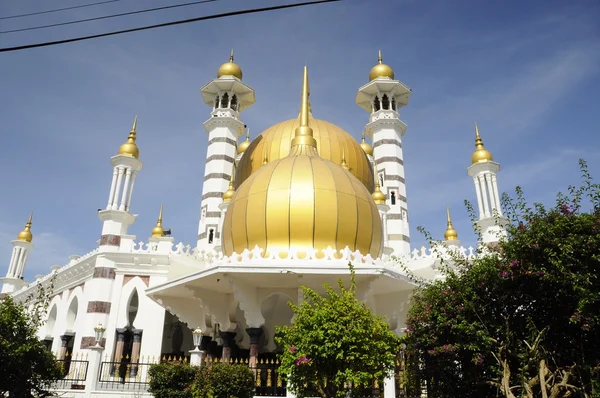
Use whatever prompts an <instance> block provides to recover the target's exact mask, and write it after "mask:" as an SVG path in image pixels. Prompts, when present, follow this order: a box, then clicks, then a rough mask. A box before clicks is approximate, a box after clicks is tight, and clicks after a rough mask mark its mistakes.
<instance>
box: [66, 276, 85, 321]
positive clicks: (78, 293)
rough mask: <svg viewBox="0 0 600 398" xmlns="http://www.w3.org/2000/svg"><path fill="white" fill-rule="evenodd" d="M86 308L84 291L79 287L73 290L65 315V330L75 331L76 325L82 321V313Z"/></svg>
mask: <svg viewBox="0 0 600 398" xmlns="http://www.w3.org/2000/svg"><path fill="white" fill-rule="evenodd" d="M83 307H84V297H83V289H82V288H81V286H77V287H76V288H74V289H73V291H72V292H71V294H70V295H69V299H68V300H67V305H66V307H65V308H66V311H65V313H64V319H65V324H64V325H65V330H69V331H74V330H75V329H76V323H77V322H78V320H79V319H82V318H83V317H82V316H81V311H82V310H83Z"/></svg>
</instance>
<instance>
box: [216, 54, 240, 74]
mask: <svg viewBox="0 0 600 398" xmlns="http://www.w3.org/2000/svg"><path fill="white" fill-rule="evenodd" d="M221 76H235V77H237V78H238V79H240V80H242V68H240V66H239V65H238V64H236V63H234V62H233V48H232V49H231V55H229V62H225V63H224V64H223V65H221V66H220V67H219V70H218V71H217V77H221Z"/></svg>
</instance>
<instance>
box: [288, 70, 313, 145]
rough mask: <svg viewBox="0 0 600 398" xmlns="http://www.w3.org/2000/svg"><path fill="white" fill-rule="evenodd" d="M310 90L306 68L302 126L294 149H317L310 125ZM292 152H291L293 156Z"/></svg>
mask: <svg viewBox="0 0 600 398" xmlns="http://www.w3.org/2000/svg"><path fill="white" fill-rule="evenodd" d="M309 95H310V88H309V86H308V67H307V66H305V67H304V79H303V82H302V103H301V106H300V126H298V127H297V128H296V131H295V134H294V139H293V140H292V148H294V147H312V148H314V149H315V151H316V149H317V140H315V138H314V137H313V130H312V128H311V127H310V126H309V125H308V119H309V115H310V103H309V100H308V97H309ZM291 153H292V152H290V154H291Z"/></svg>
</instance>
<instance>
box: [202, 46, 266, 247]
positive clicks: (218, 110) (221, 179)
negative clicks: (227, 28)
mask: <svg viewBox="0 0 600 398" xmlns="http://www.w3.org/2000/svg"><path fill="white" fill-rule="evenodd" d="M200 91H201V93H202V99H203V100H204V102H205V103H206V104H208V105H210V106H212V108H213V110H212V112H211V114H210V118H209V119H208V120H207V121H206V122H204V128H205V129H206V132H207V133H208V145H207V149H206V166H205V168H204V184H203V186H202V202H201V205H200V224H199V227H198V249H199V250H206V251H209V250H213V249H215V248H218V247H220V246H221V231H220V224H221V210H220V209H219V205H220V204H221V203H222V202H223V193H224V192H225V191H227V188H228V186H229V180H230V179H231V174H232V171H233V165H234V162H235V159H236V155H237V150H236V146H237V138H238V137H240V136H242V135H244V132H245V131H246V126H245V125H244V123H243V122H242V120H241V119H240V112H241V111H243V110H244V109H246V108H248V107H249V106H251V105H253V104H254V101H255V98H254V90H253V89H252V88H250V87H249V86H248V85H246V84H244V83H243V82H242V70H241V68H240V67H239V66H238V65H237V64H235V63H234V62H233V50H232V51H231V56H230V57H229V62H226V63H224V64H223V65H221V67H220V68H219V71H218V73H217V78H216V79H214V80H213V81H211V82H210V83H208V84H207V85H206V86H204V87H202V89H201V90H200Z"/></svg>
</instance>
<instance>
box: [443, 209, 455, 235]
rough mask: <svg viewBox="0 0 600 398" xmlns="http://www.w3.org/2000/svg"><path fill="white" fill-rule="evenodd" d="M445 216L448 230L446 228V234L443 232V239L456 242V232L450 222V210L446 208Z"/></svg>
mask: <svg viewBox="0 0 600 398" xmlns="http://www.w3.org/2000/svg"><path fill="white" fill-rule="evenodd" d="M446 216H447V222H448V228H446V232H444V239H446V240H458V232H456V230H455V229H454V227H453V226H452V220H450V209H449V208H448V207H446Z"/></svg>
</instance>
